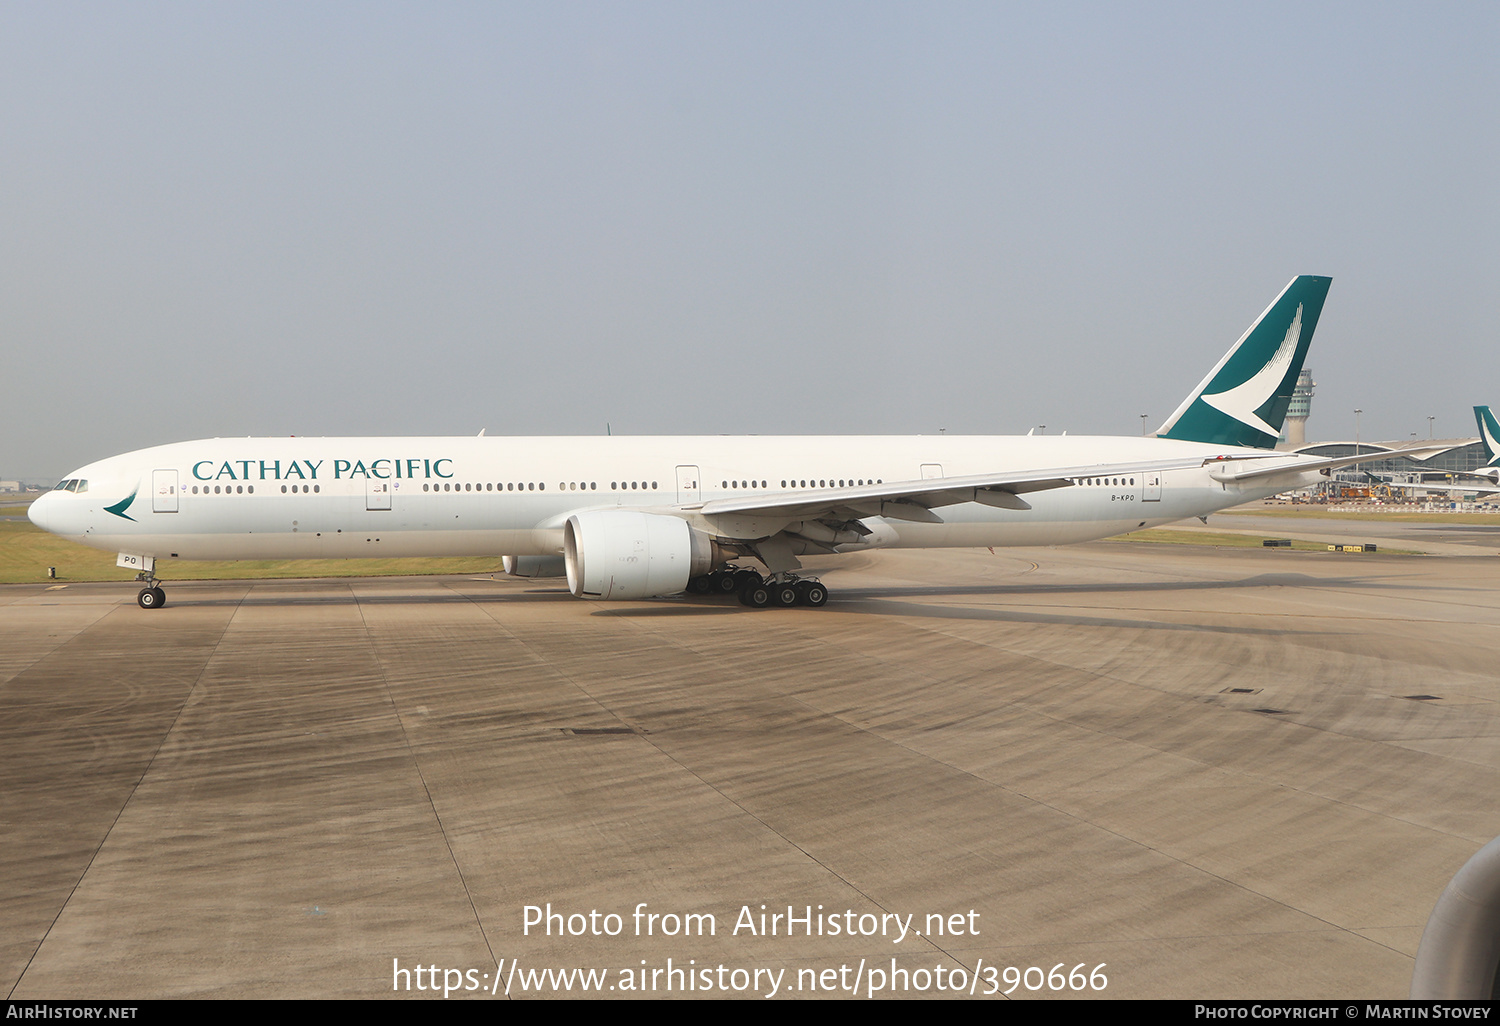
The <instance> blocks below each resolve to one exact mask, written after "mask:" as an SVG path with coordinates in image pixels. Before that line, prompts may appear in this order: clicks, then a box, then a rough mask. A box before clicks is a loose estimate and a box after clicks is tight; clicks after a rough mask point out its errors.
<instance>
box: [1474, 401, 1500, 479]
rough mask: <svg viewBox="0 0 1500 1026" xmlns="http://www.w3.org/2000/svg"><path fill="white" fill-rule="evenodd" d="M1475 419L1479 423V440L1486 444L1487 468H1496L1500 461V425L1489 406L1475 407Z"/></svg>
mask: <svg viewBox="0 0 1500 1026" xmlns="http://www.w3.org/2000/svg"><path fill="white" fill-rule="evenodd" d="M1474 419H1475V420H1476V421H1478V423H1479V440H1480V441H1481V442H1483V443H1484V458H1485V466H1489V467H1493V466H1495V463H1496V460H1497V459H1500V424H1497V423H1495V415H1494V414H1493V413H1491V412H1490V408H1489V407H1488V406H1476V407H1474Z"/></svg>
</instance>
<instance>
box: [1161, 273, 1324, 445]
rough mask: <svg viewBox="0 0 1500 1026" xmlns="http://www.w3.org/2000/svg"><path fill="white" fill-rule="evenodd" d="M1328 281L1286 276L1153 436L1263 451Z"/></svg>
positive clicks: (1276, 429)
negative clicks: (1274, 294)
mask: <svg viewBox="0 0 1500 1026" xmlns="http://www.w3.org/2000/svg"><path fill="white" fill-rule="evenodd" d="M1332 281H1333V279H1332V278H1325V277H1318V276H1315V275H1310V274H1304V275H1299V276H1298V277H1296V278H1293V279H1292V281H1291V284H1289V285H1287V287H1286V288H1285V289H1283V290H1282V292H1281V295H1279V296H1277V297H1276V300H1275V302H1273V303H1272V304H1271V305H1270V306H1268V307H1266V310H1265V312H1264V313H1262V314H1261V315H1260V317H1259V318H1257V319H1256V321H1255V323H1254V324H1252V325H1250V330H1249V331H1247V332H1245V334H1244V335H1242V336H1240V340H1239V341H1238V342H1236V343H1235V344H1234V346H1233V348H1231V349H1230V350H1229V352H1227V353H1225V354H1224V358H1223V359H1222V360H1220V361H1219V362H1218V364H1217V365H1215V367H1214V369H1213V370H1211V371H1209V372H1208V377H1206V378H1204V379H1203V381H1202V382H1201V383H1200V384H1199V385H1198V387H1197V388H1196V389H1194V390H1193V393H1192V394H1191V395H1189V396H1188V397H1187V398H1186V399H1184V400H1183V401H1182V405H1181V406H1179V407H1177V412H1176V413H1174V414H1172V416H1170V417H1168V418H1167V422H1166V423H1165V424H1163V425H1162V426H1161V429H1160V430H1159V431H1157V432H1156V434H1157V436H1158V437H1161V438H1177V439H1181V440H1183V441H1188V442H1208V443H1210V444H1213V445H1245V446H1252V447H1254V448H1257V449H1271V448H1274V447H1275V445H1276V441H1277V439H1278V437H1279V436H1280V435H1281V424H1282V422H1283V421H1284V420H1286V411H1287V407H1288V406H1290V405H1291V402H1292V389H1293V388H1295V387H1296V384H1297V375H1298V374H1300V373H1302V361H1303V360H1305V359H1306V358H1307V347H1308V346H1309V345H1310V344H1311V343H1312V336H1313V329H1314V328H1316V327H1317V326H1318V316H1319V315H1320V314H1321V313H1322V312H1323V300H1325V299H1327V298H1328V286H1329V285H1330V284H1331V283H1332Z"/></svg>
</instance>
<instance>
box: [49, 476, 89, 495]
mask: <svg viewBox="0 0 1500 1026" xmlns="http://www.w3.org/2000/svg"><path fill="white" fill-rule="evenodd" d="M52 490H53V491H54V492H86V491H88V490H89V482H88V479H87V478H82V477H69V478H64V479H63V480H61V481H59V482H57V487H56V488H54V489H52Z"/></svg>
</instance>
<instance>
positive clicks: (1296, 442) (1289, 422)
mask: <svg viewBox="0 0 1500 1026" xmlns="http://www.w3.org/2000/svg"><path fill="white" fill-rule="evenodd" d="M1313 385H1314V382H1313V379H1312V371H1310V370H1308V369H1307V368H1306V367H1303V368H1302V373H1301V374H1299V375H1298V376H1297V387H1296V388H1294V389H1292V404H1291V405H1290V406H1288V407H1287V410H1286V441H1285V447H1286V448H1288V449H1300V448H1302V447H1303V446H1304V445H1306V444H1307V416H1308V414H1309V413H1311V412H1312V397H1313Z"/></svg>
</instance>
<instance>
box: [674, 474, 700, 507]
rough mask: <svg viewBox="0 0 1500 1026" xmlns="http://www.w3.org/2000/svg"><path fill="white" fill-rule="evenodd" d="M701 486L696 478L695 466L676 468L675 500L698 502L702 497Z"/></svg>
mask: <svg viewBox="0 0 1500 1026" xmlns="http://www.w3.org/2000/svg"><path fill="white" fill-rule="evenodd" d="M702 495H703V488H702V486H701V482H700V481H699V480H698V468H697V467H678V468H677V501H678V502H679V503H688V502H699V501H701V499H702Z"/></svg>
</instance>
